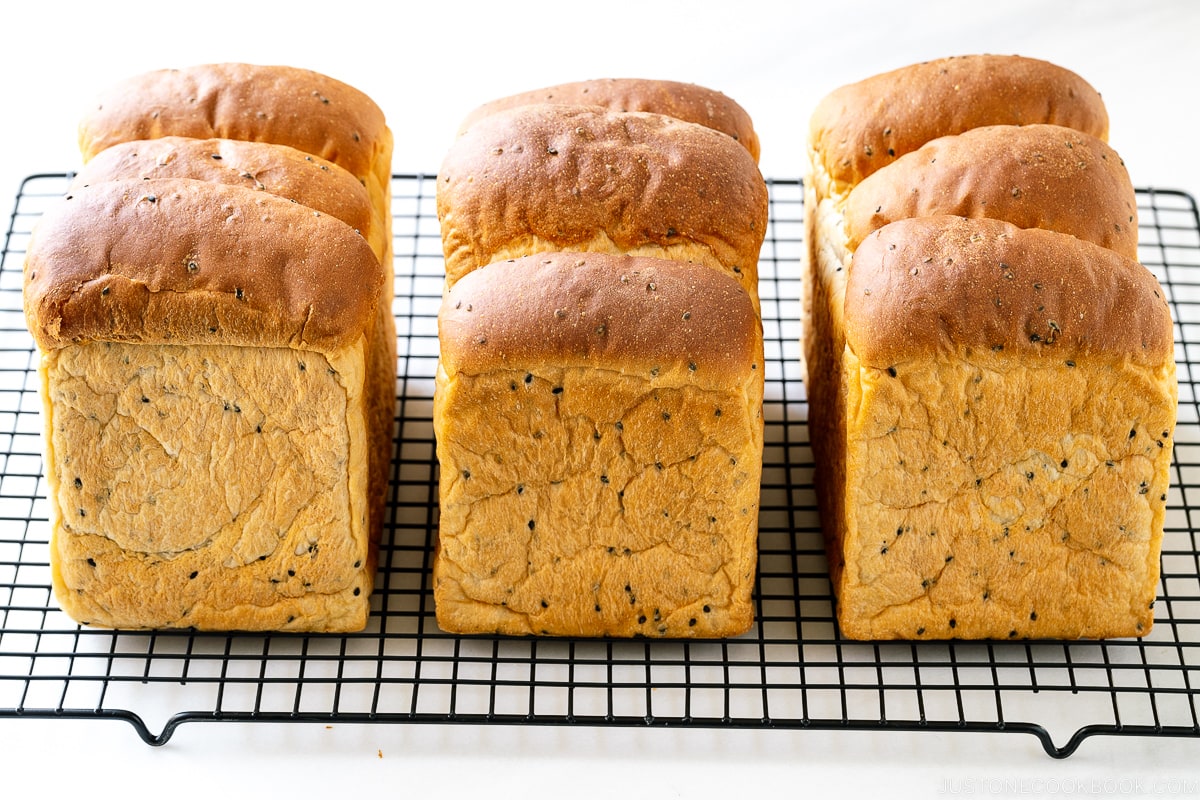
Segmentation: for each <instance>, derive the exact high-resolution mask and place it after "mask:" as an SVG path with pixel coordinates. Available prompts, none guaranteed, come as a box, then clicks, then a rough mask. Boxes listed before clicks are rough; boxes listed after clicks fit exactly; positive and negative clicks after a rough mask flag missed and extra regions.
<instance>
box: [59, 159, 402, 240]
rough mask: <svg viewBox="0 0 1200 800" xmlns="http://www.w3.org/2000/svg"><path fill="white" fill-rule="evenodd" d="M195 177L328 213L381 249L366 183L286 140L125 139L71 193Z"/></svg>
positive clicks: (92, 164)
mask: <svg viewBox="0 0 1200 800" xmlns="http://www.w3.org/2000/svg"><path fill="white" fill-rule="evenodd" d="M157 178H191V179H194V180H202V181H210V182H212V183H222V184H229V185H232V186H244V187H246V188H248V189H257V190H259V191H264V192H269V193H270V194H273V195H278V196H279V197H283V198H286V199H288V200H291V201H293V202H296V203H299V204H301V205H304V206H308V207H309V208H312V209H315V210H317V211H320V212H321V213H323V214H328V215H330V216H332V217H334V218H336V219H340V220H341V221H342V222H344V223H346V224H347V225H349V226H350V227H351V228H354V229H355V230H357V231H359V232H361V233H362V235H363V236H364V237H365V238H366V239H367V241H369V242H371V243H372V246H373V247H375V248H376V251H377V252H380V253H382V252H383V249H384V248H383V246H382V242H381V241H380V239H381V238H382V237H383V236H384V226H383V224H382V222H381V221H379V220H377V219H376V218H375V217H374V215H373V214H372V213H371V212H372V206H371V198H370V196H369V194H368V193H367V190H366V189H365V188H364V187H363V185H362V183H361V182H360V181H358V180H357V179H356V178H355V177H354V176H353V175H351V174H350V173H349V172H347V171H346V170H344V169H342V168H341V167H339V166H338V165H337V164H334V163H333V162H331V161H326V160H325V159H323V158H321V157H320V156H314V155H310V154H308V153H304V152H301V151H299V150H296V149H295V148H292V147H288V146H286V145H278V144H270V143H267V142H248V141H237V140H234V139H190V138H187V137H183V136H164V137H162V138H159V139H140V140H134V141H129V142H121V143H118V144H115V145H113V146H112V147H109V148H106V149H104V150H102V151H101V152H99V153H97V154H96V156H95V157H94V158H92V159H91V160H90V161H88V163H87V164H85V165H84V167H83V168H82V169H81V170H80V171H79V172H78V173H76V175H75V179H74V180H73V181H72V183H71V187H70V188H69V189H68V190H67V193H68V194H71V193H73V192H75V191H78V190H80V189H81V188H83V187H86V186H89V185H92V184H96V183H100V182H102V181H119V180H152V179H157Z"/></svg>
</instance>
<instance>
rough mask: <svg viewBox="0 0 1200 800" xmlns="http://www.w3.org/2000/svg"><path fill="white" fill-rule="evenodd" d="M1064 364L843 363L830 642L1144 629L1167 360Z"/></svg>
mask: <svg viewBox="0 0 1200 800" xmlns="http://www.w3.org/2000/svg"><path fill="white" fill-rule="evenodd" d="M1073 363H1074V366H1066V365H1065V364H1064V362H1063V361H1058V360H1050V359H1045V358H1042V359H1026V358H1020V357H1017V358H1013V357H1011V354H1009V353H1007V352H991V351H984V352H973V353H972V352H966V353H964V354H961V355H958V356H953V355H943V356H940V357H936V358H935V357H925V358H918V359H913V360H911V361H908V362H905V363H904V364H901V365H900V366H898V367H895V368H894V369H892V370H889V369H878V368H874V367H867V366H863V365H861V364H859V363H858V362H857V360H856V359H855V358H854V356H853V354H852V353H848V355H847V361H846V374H847V388H848V403H847V406H848V415H847V419H848V426H847V431H848V437H847V439H848V442H847V453H846V462H845V463H846V467H845V470H846V472H845V486H846V497H845V503H846V507H845V518H844V522H843V524H842V526H841V538H840V540H839V541H840V550H841V552H843V553H844V554H845V556H844V557H845V561H844V564H843V566H842V568H841V569H840V570H839V572H838V598H839V599H838V603H839V626H840V629H841V630H842V633H843V634H845V635H846V636H849V637H852V638H861V639H891V638H900V639H922V638H940V639H942V638H972V639H976V638H991V639H1001V640H1003V639H1010V640H1011V639H1015V638H1020V639H1025V638H1071V639H1073V638H1101V637H1114V636H1141V635H1144V634H1146V633H1148V632H1149V631H1150V629H1151V626H1152V625H1153V610H1152V609H1153V607H1154V600H1155V593H1156V586H1157V582H1158V577H1159V559H1158V553H1159V550H1160V547H1161V540H1162V530H1163V522H1164V518H1165V506H1166V495H1167V490H1168V484H1169V479H1170V459H1171V456H1170V453H1171V449H1172V442H1173V435H1174V423H1175V415H1174V401H1175V389H1176V386H1177V383H1176V379H1175V371H1174V363H1173V361H1169V362H1166V363H1163V364H1160V365H1157V366H1154V367H1151V366H1148V365H1141V364H1137V363H1135V362H1133V361H1131V360H1129V359H1123V358H1122V357H1121V356H1120V355H1118V354H1109V353H1092V354H1088V355H1085V356H1080V357H1077V358H1076V359H1073ZM1097 387H1104V388H1103V390H1102V391H1097ZM1014 421H1019V422H1016V424H1014Z"/></svg>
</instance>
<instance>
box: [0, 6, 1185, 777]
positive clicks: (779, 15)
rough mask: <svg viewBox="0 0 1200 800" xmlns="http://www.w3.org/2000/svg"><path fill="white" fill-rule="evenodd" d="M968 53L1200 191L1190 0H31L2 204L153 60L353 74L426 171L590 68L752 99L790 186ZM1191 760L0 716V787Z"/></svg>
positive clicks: (798, 741)
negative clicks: (521, 101) (890, 99)
mask: <svg viewBox="0 0 1200 800" xmlns="http://www.w3.org/2000/svg"><path fill="white" fill-rule="evenodd" d="M435 6H436V7H435ZM976 52H993V53H1019V54H1022V55H1028V56H1034V57H1038V58H1044V59H1048V60H1051V61H1055V62H1058V63H1059V64H1062V65H1063V66H1066V67H1069V68H1071V69H1073V70H1075V71H1076V72H1078V73H1079V74H1081V75H1082V76H1083V77H1084V78H1086V79H1087V80H1088V81H1089V82H1091V83H1092V84H1093V85H1094V86H1096V88H1098V89H1099V90H1100V91H1101V93H1102V94H1103V96H1104V97H1105V100H1106V101H1107V103H1108V109H1109V114H1110V117H1111V134H1110V143H1111V144H1112V145H1113V146H1114V147H1115V148H1116V149H1117V151H1118V152H1120V153H1121V154H1122V156H1123V157H1124V159H1125V162H1126V164H1127V166H1128V168H1129V171H1130V174H1131V177H1132V178H1133V182H1134V184H1135V185H1137V186H1139V187H1147V186H1154V187H1156V188H1164V189H1183V190H1186V191H1189V192H1191V193H1192V194H1198V193H1200V136H1198V135H1197V134H1198V133H1200V90H1198V88H1197V85H1198V79H1200V2H1193V0H1172V1H1170V2H1168V1H1167V0H1158V1H1157V2H1155V1H1154V0H1150V1H1149V2H1137V3H1133V2H1129V0H1123V1H1122V2H1113V1H1112V0H1095V1H1094V2H1083V1H1082V0H1077V1H1076V2H1062V1H1061V0H1060V1H1059V2H1033V0H1027V1H1025V2H1004V1H1003V0H991V2H987V3H986V4H985V3H981V2H979V3H977V2H968V1H967V0H957V1H955V2H929V3H919V2H915V1H914V0H909V2H906V3H897V2H865V0H864V1H862V2H837V1H831V2H824V3H820V4H809V3H800V2H794V3H783V2H780V3H771V2H760V1H758V0H736V1H735V2H707V1H700V2H653V1H652V0H640V1H638V2H629V0H612V1H610V2H593V3H570V2H565V1H564V0H558V2H517V1H516V0H510V1H508V2H505V1H504V0H498V1H497V2H489V3H473V2H454V3H451V2H446V0H432V1H431V2H427V3H423V4H420V5H418V4H414V3H401V2H396V3H389V4H382V3H380V4H374V3H370V2H345V0H343V2H328V0H327V2H325V3H319V4H318V3H311V2H289V3H282V2H278V3H277V2H270V3H256V2H252V0H240V2H227V1H226V0H212V1H211V2H207V3H202V4H182V3H169V2H154V3H150V2H120V1H114V2H106V3H88V4H75V3H71V4H63V3H55V2H49V0H25V1H24V2H23V3H21V4H19V5H18V4H10V3H6V4H4V6H3V10H2V11H0V81H2V82H3V84H2V88H3V92H2V94H0V204H3V208H4V209H5V210H11V198H12V197H13V196H14V195H15V193H16V191H17V187H18V185H19V182H20V180H21V178H23V177H24V176H26V175H29V174H32V173H36V172H62V171H66V170H70V169H74V168H76V167H77V166H78V163H79V157H78V153H77V150H76V144H75V125H76V122H77V120H78V118H79V116H80V115H81V113H82V111H83V109H85V108H86V107H87V106H88V104H89V103H90V101H91V98H92V96H93V95H94V94H96V93H97V92H99V91H100V90H101V89H103V88H105V87H106V86H108V85H109V84H111V83H114V82H116V81H118V80H120V79H122V78H124V77H127V76H128V75H131V74H134V73H138V72H142V71H146V70H150V69H157V68H160V67H168V66H187V65H189V64H195V63H200V62H209V61H249V62H257V63H286V64H291V65H295V66H303V67H308V68H312V69H316V70H319V71H322V72H326V73H328V74H330V75H332V76H334V77H337V78H339V79H341V80H343V81H346V82H348V83H351V84H353V85H355V86H357V87H358V88H360V89H362V90H364V91H365V92H367V93H368V94H370V95H371V96H372V97H373V98H374V99H375V100H376V101H377V102H378V103H379V105H380V106H381V107H382V108H383V109H384V111H385V112H386V114H387V115H388V119H389V123H390V125H391V127H392V129H393V131H394V133H395V135H396V154H395V160H394V169H395V171H397V172H417V171H424V172H434V171H436V170H437V168H438V166H439V163H440V161H441V157H442V154H443V153H444V152H445V150H446V147H447V146H448V144H449V141H450V138H451V137H452V136H453V134H454V131H455V129H456V127H457V125H458V122H459V120H460V119H461V118H462V116H463V115H465V114H466V112H467V111H469V110H470V109H472V108H473V107H475V106H476V105H478V104H480V103H482V102H485V101H487V100H490V99H492V98H495V97H498V96H502V95H506V94H510V93H513V92H517V91H522V90H525V89H532V88H537V87H541V86H546V85H550V84H554V83H560V82H564V81H570V80H579V79H584V78H597V77H620V76H625V77H654V78H669V79H674V80H682V81H689V82H694V83H700V84H704V85H706V86H710V87H712V88H715V89H719V90H721V91H723V92H725V93H726V94H728V95H730V96H731V97H733V98H734V99H736V100H737V101H738V102H739V103H741V104H742V105H743V106H744V107H745V108H746V109H747V110H748V111H749V112H750V114H751V116H752V117H753V118H754V121H755V125H756V128H757V129H758V131H759V134H760V136H761V139H762V147H763V156H762V160H761V166H762V170H763V173H764V174H765V175H766V176H768V177H775V178H795V177H799V176H800V171H801V153H802V152H803V146H804V137H805V132H806V127H807V119H808V115H809V112H810V111H811V109H812V107H813V106H814V105H815V103H816V102H817V100H819V99H820V97H821V96H823V95H824V94H825V93H826V92H828V91H830V90H831V89H833V88H836V87H837V86H839V85H841V84H843V83H848V82H851V81H854V80H857V79H860V78H863V77H866V76H868V75H871V74H874V73H877V72H881V71H884V70H887V69H892V68H895V67H898V66H902V65H904V64H907V63H910V62H913V61H918V60H924V59H929V58H936V57H940V56H944V55H956V54H965V53H976ZM4 198H10V199H7V200H6V199H4ZM1046 702H1047V704H1048V707H1047V709H1046V714H1047V716H1050V717H1053V714H1054V710H1053V707H1052V704H1053V698H1050V697H1047V698H1046ZM1198 764H1200V739H1165V740H1153V739H1140V738H1132V739H1129V738H1121V739H1114V738H1108V737H1100V738H1094V739H1090V740H1088V741H1086V742H1085V743H1084V744H1083V746H1082V747H1081V748H1080V750H1079V751H1078V752H1077V753H1076V754H1075V755H1074V756H1072V757H1071V758H1070V759H1068V760H1066V761H1054V760H1051V759H1049V758H1048V757H1047V756H1046V755H1045V754H1044V753H1043V752H1042V749H1041V746H1040V745H1039V744H1038V743H1037V741H1036V740H1034V739H1033V738H1032V737H1030V736H1024V735H1014V734H1005V735H996V734H970V735H958V736H944V735H934V734H924V735H904V734H876V733H855V732H838V733H825V732H813V731H807V732H806V731H797V732H784V731H740V732H716V731H680V730H643V729H618V730H599V729H568V728H516V727H498V728H474V727H454V726H437V725H435V726H333V727H326V726H324V725H307V724H303V725H236V724H224V723H223V724H217V725H207V724H198V723H189V724H187V725H184V726H182V727H181V728H179V729H178V730H177V731H176V733H175V735H174V736H173V738H172V739H171V740H170V742H169V743H168V744H167V746H165V747H163V748H150V747H148V746H146V745H144V744H143V743H142V742H141V740H140V739H138V738H137V737H136V735H135V734H134V732H133V730H132V728H131V727H129V726H128V725H126V724H124V723H118V722H94V723H93V722H73V721H72V722H68V721H61V720H49V721H39V720H3V721H0V797H10V796H11V797H24V796H30V794H32V792H33V791H44V792H48V793H52V795H53V796H81V795H83V794H84V793H85V792H86V793H87V795H88V796H99V797H106V796H110V795H112V794H115V793H116V792H118V791H120V792H121V793H122V794H125V795H126V796H128V797H135V798H136V797H143V796H148V795H149V793H150V792H151V791H155V792H163V793H169V795H168V796H170V797H173V798H182V797H193V796H208V797H211V796H222V795H224V796H228V797H242V796H248V795H250V794H253V793H269V796H279V795H282V794H284V793H288V794H300V795H305V796H311V797H328V796H332V795H333V794H334V793H335V792H336V793H342V792H345V793H354V794H360V795H370V796H374V797H386V798H392V797H407V796H417V795H429V794H431V793H437V794H439V795H448V796H450V797H457V796H460V795H467V794H471V795H475V796H488V797H491V796H495V797H511V796H515V795H518V794H520V795H522V796H527V797H537V796H553V797H564V798H576V797H591V796H603V797H609V796H619V797H622V798H634V797H655V798H672V797H715V796H725V797H729V796H731V795H732V796H737V797H741V796H751V794H752V793H753V794H758V793H760V792H761V793H768V794H769V795H770V796H772V797H788V798H792V797H795V798H800V797H827V796H832V795H834V794H835V793H837V794H838V795H846V796H849V797H857V796H862V795H865V794H867V793H868V792H871V793H872V794H876V793H877V794H880V795H882V796H884V797H908V796H913V797H939V796H944V797H955V796H1055V795H1075V796H1157V797H1178V796H1188V795H1197V796H1200V766H1198ZM17 787H29V788H17ZM10 790H11V791H10Z"/></svg>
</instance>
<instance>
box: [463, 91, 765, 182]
mask: <svg viewBox="0 0 1200 800" xmlns="http://www.w3.org/2000/svg"><path fill="white" fill-rule="evenodd" d="M535 104H553V105H570V106H598V107H600V108H605V109H608V110H609V111H622V112H625V111H649V112H651V113H654V114H666V115H667V116H669V117H674V118H676V119H681V120H684V121H685V122H695V123H697V124H699V125H703V126H705V127H707V128H712V129H713V130H718V131H721V132H722V133H724V134H727V135H729V136H732V137H733V139H734V141H736V142H738V143H739V144H741V145H742V146H743V147H745V148H746V151H747V152H749V153H750V156H751V157H752V158H753V159H754V161H755V163H757V162H758V158H759V155H760V152H761V148H760V145H759V141H758V134H757V133H755V131H754V123H753V121H752V120H751V119H750V115H749V114H748V113H746V110H745V109H744V108H742V107H741V106H740V105H738V103H737V102H735V101H734V100H733V99H732V98H730V97H727V96H726V95H724V94H722V93H721V92H718V91H716V90H714V89H709V88H706V87H704V86H698V85H696V84H694V83H682V82H680V81H667V80H647V79H644V78H604V79H600V80H590V81H574V82H571V83H560V84H557V85H555V86H547V87H545V88H542V89H534V90H531V91H527V92H519V93H517V94H514V95H509V96H508V97H502V98H499V99H497V100H492V101H491V102H488V103H484V104H483V105H481V106H479V107H478V108H476V109H475V110H473V111H472V112H471V113H470V114H468V115H467V116H466V118H464V119H463V121H462V123H461V124H460V126H459V133H460V134H461V133H462V132H463V131H465V130H467V129H468V128H470V127H471V126H472V125H473V124H474V123H476V122H477V121H479V120H480V119H482V118H483V117H486V116H487V115H489V114H494V113H496V112H497V111H503V110H505V109H509V108H516V107H517V106H526V105H535Z"/></svg>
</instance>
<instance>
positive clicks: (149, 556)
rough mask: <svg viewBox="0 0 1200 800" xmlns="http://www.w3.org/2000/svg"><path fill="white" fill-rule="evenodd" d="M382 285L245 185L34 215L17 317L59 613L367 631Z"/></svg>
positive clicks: (94, 189) (366, 259)
mask: <svg viewBox="0 0 1200 800" xmlns="http://www.w3.org/2000/svg"><path fill="white" fill-rule="evenodd" d="M383 281H384V273H383V270H382V268H381V267H380V265H379V261H378V259H377V258H376V256H375V254H374V253H373V252H372V250H371V248H370V246H369V245H368V244H367V243H366V241H365V240H364V239H363V237H362V236H361V235H360V234H358V233H356V232H355V231H354V230H352V229H351V228H350V227H349V226H347V225H346V224H345V223H343V222H341V221H339V220H336V219H334V218H333V217H330V216H326V215H322V214H320V213H319V212H314V211H313V210H312V209H309V208H304V207H301V206H299V205H297V204H293V203H291V202H289V201H287V200H284V199H281V198H278V197H275V196H273V195H270V194H267V193H264V192H259V191H255V190H252V189H246V188H243V187H235V186H224V185H218V184H214V183H209V182H204V181H195V180H184V179H154V180H136V181H111V182H101V183H97V184H95V185H92V186H90V187H87V188H83V189H80V190H79V191H77V192H76V193H75V194H73V195H72V197H71V199H69V200H66V201H65V202H63V203H62V204H61V205H59V206H57V207H54V208H52V209H50V210H48V211H47V212H46V214H45V215H44V216H43V218H42V220H41V221H40V223H39V225H38V226H37V229H36V230H35V232H34V234H33V236H32V238H31V241H30V245H29V250H28V258H27V262H26V287H25V292H26V315H27V319H28V323H29V327H30V330H31V331H32V332H33V334H34V337H35V340H36V341H37V344H38V347H39V349H40V350H41V352H42V357H41V359H42V360H41V365H40V373H41V375H42V379H43V395H44V400H45V405H44V413H45V430H46V453H47V455H46V475H47V480H48V483H49V486H50V500H51V504H50V506H51V530H52V541H51V566H52V570H53V577H54V586H55V590H56V595H57V597H58V599H59V602H60V603H61V604H62V606H63V608H64V610H66V611H67V613H68V614H70V615H71V616H72V617H74V618H76V619H78V620H80V621H81V622H85V623H91V624H96V625H101V626H108V627H122V628H171V627H196V628H201V629H204V628H221V629H226V628H236V629H255V630H261V629H299V630H351V629H357V628H361V627H362V626H363V625H364V624H365V622H366V614H367V609H368V606H367V599H366V598H367V597H368V596H369V594H370V591H371V587H372V581H373V575H374V570H373V568H374V548H373V543H372V531H371V520H370V517H371V513H372V512H371V509H370V507H369V502H368V484H369V480H370V478H369V467H370V453H371V450H372V438H371V437H372V436H379V435H380V434H381V433H382V432H381V431H378V430H376V429H372V428H371V427H370V424H369V423H370V420H369V404H368V395H369V392H370V390H369V386H370V385H371V382H372V380H373V378H372V376H371V375H370V374H369V363H370V354H369V340H370V339H371V337H372V334H373V330H374V327H375V320H376V310H377V308H378V298H379V295H380V293H381V292H382V287H383Z"/></svg>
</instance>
